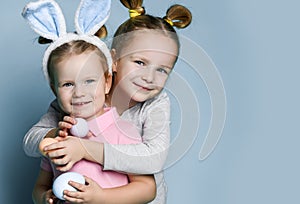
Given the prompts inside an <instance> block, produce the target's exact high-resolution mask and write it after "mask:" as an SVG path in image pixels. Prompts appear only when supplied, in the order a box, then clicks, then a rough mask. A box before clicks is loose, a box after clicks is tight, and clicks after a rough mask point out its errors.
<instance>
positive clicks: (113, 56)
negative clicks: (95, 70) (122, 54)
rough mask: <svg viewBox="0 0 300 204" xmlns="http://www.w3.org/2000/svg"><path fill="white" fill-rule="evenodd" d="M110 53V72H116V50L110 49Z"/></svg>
mask: <svg viewBox="0 0 300 204" xmlns="http://www.w3.org/2000/svg"><path fill="white" fill-rule="evenodd" d="M110 53H111V57H112V60H113V63H112V71H113V72H117V63H118V62H117V61H118V60H117V51H116V49H111V51H110Z"/></svg>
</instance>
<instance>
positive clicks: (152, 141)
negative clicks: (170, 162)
mask: <svg viewBox="0 0 300 204" xmlns="http://www.w3.org/2000/svg"><path fill="white" fill-rule="evenodd" d="M143 106H144V107H143V108H141V110H139V111H142V112H143V113H142V115H133V116H132V117H133V118H130V120H140V119H141V118H142V119H143V120H144V121H143V127H140V128H143V130H142V132H143V135H142V140H143V142H142V143H141V144H134V145H130V146H128V145H113V144H104V161H105V162H104V170H115V171H123V172H130V173H134V174H154V173H157V172H159V171H161V170H162V169H163V166H164V163H165V160H166V157H167V154H168V150H169V143H170V101H169V97H168V96H167V94H166V93H165V92H162V93H161V94H159V95H158V96H157V97H155V98H153V99H151V100H148V101H146V102H145V104H144V105H143ZM130 155H131V156H130Z"/></svg>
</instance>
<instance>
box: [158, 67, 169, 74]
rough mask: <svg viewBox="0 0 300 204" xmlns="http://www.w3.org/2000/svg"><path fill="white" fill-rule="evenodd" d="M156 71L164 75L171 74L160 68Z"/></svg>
mask: <svg viewBox="0 0 300 204" xmlns="http://www.w3.org/2000/svg"><path fill="white" fill-rule="evenodd" d="M156 71H158V72H161V73H163V74H169V72H168V71H167V70H166V69H164V68H158V69H156Z"/></svg>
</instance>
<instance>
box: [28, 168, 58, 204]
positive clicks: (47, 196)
mask: <svg viewBox="0 0 300 204" xmlns="http://www.w3.org/2000/svg"><path fill="white" fill-rule="evenodd" d="M52 178H53V174H52V172H48V171H45V170H43V169H41V170H40V172H39V175H38V178H37V181H36V183H35V186H34V189H33V192H32V199H33V202H34V203H35V204H44V203H49V204H51V203H54V200H55V199H56V198H55V196H54V195H53V193H52V190H51V188H52Z"/></svg>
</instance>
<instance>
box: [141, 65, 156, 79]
mask: <svg viewBox="0 0 300 204" xmlns="http://www.w3.org/2000/svg"><path fill="white" fill-rule="evenodd" d="M146 70H147V71H146V72H145V73H144V75H143V77H142V79H143V80H145V81H146V82H147V83H152V82H153V81H154V79H155V68H153V67H148V68H147V69H146Z"/></svg>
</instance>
